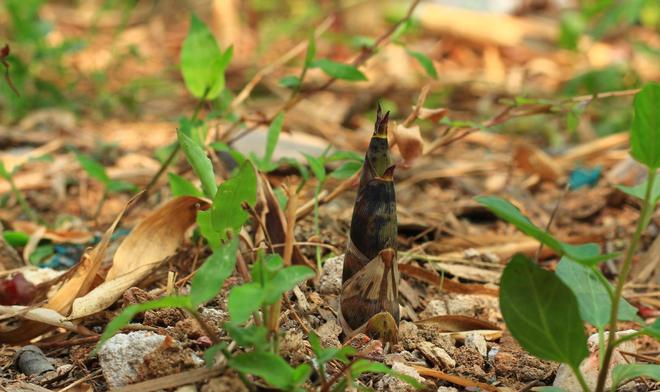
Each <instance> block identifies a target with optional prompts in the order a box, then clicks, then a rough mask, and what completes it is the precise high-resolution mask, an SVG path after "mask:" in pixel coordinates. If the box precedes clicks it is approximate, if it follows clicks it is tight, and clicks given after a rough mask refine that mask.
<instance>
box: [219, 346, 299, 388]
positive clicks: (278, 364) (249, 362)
mask: <svg viewBox="0 0 660 392" xmlns="http://www.w3.org/2000/svg"><path fill="white" fill-rule="evenodd" d="M229 366H230V367H231V368H233V369H235V370H238V371H239V372H243V373H247V374H253V375H255V376H259V377H261V378H263V379H264V380H265V381H266V382H267V383H268V384H270V385H271V386H273V387H275V388H280V389H285V390H286V389H289V387H291V386H292V385H293V372H294V369H293V368H292V367H291V366H290V365H289V364H288V363H286V361H284V359H282V357H280V356H279V355H275V354H273V353H271V352H254V351H253V352H249V353H244V354H239V355H237V356H235V357H234V358H232V359H231V360H230V361H229Z"/></svg>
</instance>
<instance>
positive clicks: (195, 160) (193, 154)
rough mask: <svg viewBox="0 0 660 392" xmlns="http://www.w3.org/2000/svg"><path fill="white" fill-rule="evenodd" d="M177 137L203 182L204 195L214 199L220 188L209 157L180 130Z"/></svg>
mask: <svg viewBox="0 0 660 392" xmlns="http://www.w3.org/2000/svg"><path fill="white" fill-rule="evenodd" d="M177 137H178V139H179V144H181V149H182V150H183V153H184V154H185V155H186V159H187V160H188V163H190V166H191V167H192V168H193V170H194V171H195V174H197V177H199V179H200V181H201V182H202V189H203V190H204V194H205V195H206V197H213V195H215V193H216V191H217V189H218V186H217V185H216V183H215V173H214V172H213V163H211V160H210V159H209V157H207V156H206V152H205V151H204V149H203V148H202V147H201V146H200V145H199V144H197V143H195V142H194V141H193V140H192V139H191V138H189V137H188V136H186V135H185V134H184V133H183V132H181V131H180V130H179V131H177Z"/></svg>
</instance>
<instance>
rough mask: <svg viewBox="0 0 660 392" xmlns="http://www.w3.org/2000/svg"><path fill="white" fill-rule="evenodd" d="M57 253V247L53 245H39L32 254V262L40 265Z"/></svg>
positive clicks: (30, 259)
mask: <svg viewBox="0 0 660 392" xmlns="http://www.w3.org/2000/svg"><path fill="white" fill-rule="evenodd" d="M54 253H55V248H54V247H53V245H39V246H37V248H36V249H35V250H34V252H32V253H31V254H30V258H29V261H30V264H32V265H39V264H41V262H43V261H44V260H46V258H48V257H50V256H51V255H53V254H54Z"/></svg>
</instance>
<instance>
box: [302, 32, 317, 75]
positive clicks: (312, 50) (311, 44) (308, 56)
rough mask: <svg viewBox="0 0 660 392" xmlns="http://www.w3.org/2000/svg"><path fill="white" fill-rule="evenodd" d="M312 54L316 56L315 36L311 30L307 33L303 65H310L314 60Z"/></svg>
mask: <svg viewBox="0 0 660 392" xmlns="http://www.w3.org/2000/svg"><path fill="white" fill-rule="evenodd" d="M314 56H316V37H315V36H314V32H313V31H312V32H311V33H310V34H309V40H308V41H307V51H306V52H305V65H304V66H305V67H307V68H309V67H311V66H312V62H313V61H314Z"/></svg>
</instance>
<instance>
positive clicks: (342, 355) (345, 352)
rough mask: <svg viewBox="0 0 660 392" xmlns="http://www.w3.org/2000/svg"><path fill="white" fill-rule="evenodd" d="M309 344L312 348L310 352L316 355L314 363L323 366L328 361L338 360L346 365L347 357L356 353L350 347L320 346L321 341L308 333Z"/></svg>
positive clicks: (316, 336)
mask: <svg viewBox="0 0 660 392" xmlns="http://www.w3.org/2000/svg"><path fill="white" fill-rule="evenodd" d="M308 339H309V344H310V345H311V346H312V351H313V352H314V355H316V361H317V362H318V363H319V364H324V363H326V362H328V361H330V360H333V359H334V360H338V361H340V362H342V363H348V362H349V359H348V356H349V355H353V354H355V353H356V352H357V351H356V350H355V349H354V348H353V347H351V346H344V347H342V348H336V347H328V348H324V347H322V346H321V341H320V339H319V337H318V335H317V334H316V333H315V332H313V331H312V332H310V333H309V335H308Z"/></svg>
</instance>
